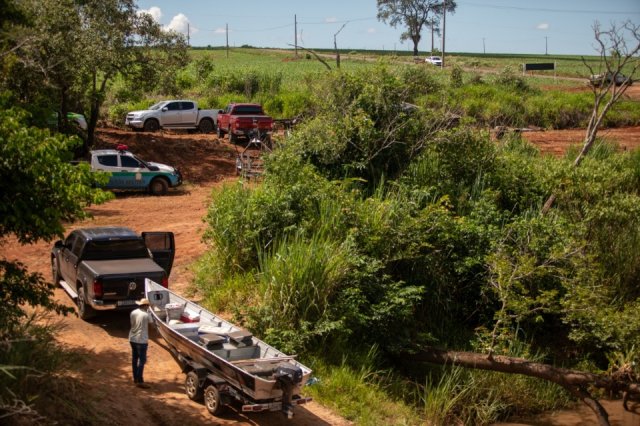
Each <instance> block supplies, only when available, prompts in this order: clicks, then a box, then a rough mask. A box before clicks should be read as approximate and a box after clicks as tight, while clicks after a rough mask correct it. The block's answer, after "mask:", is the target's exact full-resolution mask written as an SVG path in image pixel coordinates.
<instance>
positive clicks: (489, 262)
mask: <svg viewBox="0 0 640 426" xmlns="http://www.w3.org/2000/svg"><path fill="white" fill-rule="evenodd" d="M0 4H2V6H3V10H7V11H8V12H11V13H7V14H6V15H3V19H6V21H2V22H0V29H1V30H2V31H1V35H2V37H1V38H0V42H1V43H0V46H1V47H2V52H1V53H2V54H3V55H2V56H0V58H2V59H1V60H2V66H3V67H2V73H1V75H0V77H1V78H0V86H1V87H0V88H1V89H2V95H1V96H0V106H2V107H3V108H0V154H1V155H0V167H1V168H0V175H1V176H2V180H1V182H2V183H1V185H2V191H0V194H2V197H4V198H3V199H2V203H1V204H0V206H1V207H0V208H1V209H3V210H2V212H1V213H2V214H1V215H0V218H1V220H0V223H1V225H0V237H2V238H4V237H13V238H16V239H17V240H18V241H20V242H35V241H39V240H45V241H49V240H51V239H52V238H54V237H55V236H56V235H59V234H60V233H61V231H62V229H63V228H62V222H63V221H71V220H74V219H76V218H81V217H84V214H85V213H84V212H85V210H84V209H85V207H86V206H87V205H89V204H90V203H95V202H100V201H104V200H105V199H106V195H105V194H104V193H102V192H100V191H98V190H95V189H92V187H93V183H94V182H93V178H92V177H91V176H89V173H88V171H87V169H86V168H85V167H82V166H75V167H74V166H71V165H70V164H69V163H68V160H70V159H71V158H72V157H73V154H74V151H76V150H78V148H79V146H80V145H81V141H80V140H79V139H78V138H75V137H70V136H67V135H64V134H55V135H52V134H51V133H50V132H49V131H48V130H42V129H41V128H40V127H43V126H44V122H45V121H46V117H49V116H50V113H51V111H52V110H60V113H61V114H59V116H60V117H63V120H64V117H66V114H65V113H66V112H67V109H74V110H75V111H78V112H84V113H87V112H88V113H89V114H88V115H89V121H90V125H91V126H95V125H96V123H97V120H98V113H101V116H102V117H103V118H105V119H108V120H110V121H111V122H112V123H115V124H118V123H119V122H120V121H119V120H121V119H122V117H123V116H124V113H125V112H126V111H128V110H130V109H140V108H144V107H146V106H148V105H149V104H151V103H152V102H153V101H155V100H158V99H160V98H165V97H169V96H171V97H174V96H175V97H189V98H194V99H196V100H197V101H199V103H200V104H201V106H202V107H205V108H206V107H209V108H216V107H222V106H224V104H226V103H227V102H229V101H231V100H235V101H242V100H244V101H249V100H251V101H257V102H261V103H263V104H264V105H265V108H266V110H267V112H269V113H270V114H272V115H274V116H275V117H277V118H292V117H300V118H302V124H300V125H299V126H298V127H297V128H296V129H295V132H293V134H292V135H291V136H290V137H287V138H286V139H282V138H280V139H279V140H278V141H277V145H278V149H276V150H274V152H273V153H272V154H271V155H269V156H267V158H266V159H265V161H266V173H265V175H264V179H263V181H262V182H261V183H260V184H258V185H252V186H247V185H245V183H244V182H242V181H239V182H237V183H229V184H227V185H225V186H224V187H222V188H220V189H218V190H216V191H215V193H214V194H213V201H212V203H211V205H210V207H209V210H208V213H207V216H206V218H205V220H206V223H207V229H206V232H205V236H204V237H205V240H206V241H207V242H208V243H209V244H210V246H211V250H210V251H209V253H207V255H205V256H204V257H203V258H202V259H200V261H199V262H198V265H197V279H196V285H197V286H198V288H199V289H200V290H201V291H202V293H203V294H204V295H205V301H206V304H207V305H208V306H209V307H210V308H211V309H212V310H214V311H227V312H228V313H231V314H232V315H234V316H235V320H237V321H238V322H240V323H242V324H244V325H245V326H247V327H248V328H250V329H251V330H252V331H253V332H254V333H255V334H256V335H259V336H261V337H262V338H264V339H265V340H267V341H268V342H270V343H271V344H273V345H274V346H277V347H279V348H280V349H282V350H284V351H286V352H292V353H298V354H299V355H300V359H302V360H309V362H308V363H309V364H310V365H311V366H312V367H313V368H314V370H315V371H316V374H317V375H318V377H319V378H320V381H319V383H318V384H316V385H315V386H313V387H310V388H309V390H308V392H309V393H310V394H312V395H313V396H314V397H315V398H316V399H317V400H319V401H321V402H323V403H325V404H327V405H328V406H330V407H333V408H334V409H335V410H337V411H338V412H339V413H340V414H342V415H343V416H345V417H347V418H349V419H351V420H353V421H355V422H356V423H358V424H389V423H393V424H424V423H428V422H433V423H434V424H452V423H462V424H489V423H492V422H494V421H496V420H499V419H504V418H507V417H508V416H510V415H513V414H520V415H524V414H529V413H532V412H536V411H540V410H546V409H550V408H556V407H558V406H561V405H564V404H566V403H568V401H569V399H570V398H569V397H568V396H567V395H566V394H565V393H564V391H563V390H561V389H559V388H558V387H557V386H553V385H550V384H548V383H545V382H541V381H538V380H535V379H531V378H522V377H512V376H507V375H504V374H498V373H488V372H478V371H466V370H462V369H460V368H454V367H451V366H438V365H425V364H423V363H419V362H414V361H413V358H412V356H413V355H415V354H416V353H419V352H420V351H421V350H422V349H423V348H425V347H429V346H438V347H441V348H449V349H456V350H468V351H475V352H477V353H481V354H489V353H491V354H502V355H511V356H517V357H523V358H527V359H530V360H535V361H540V362H548V363H553V364H554V365H562V366H567V367H580V368H586V369H589V370H592V371H610V370H611V369H613V368H616V367H620V366H621V365H623V364H626V363H627V362H628V361H629V360H633V359H636V358H637V356H638V353H637V349H636V348H639V347H640V319H639V318H638V316H637V310H638V307H639V306H640V292H639V290H638V276H639V275H638V274H639V273H640V256H638V255H637V254H636V253H638V252H639V250H638V248H639V246H640V223H638V220H639V219H638V218H639V217H640V215H639V213H640V211H639V207H638V206H639V205H640V203H639V201H640V199H639V198H640V193H639V192H638V188H640V185H639V184H640V154H638V153H637V152H625V153H617V152H616V150H615V147H613V146H609V145H604V144H600V145H599V146H597V147H596V149H594V150H593V151H592V152H591V153H590V154H589V155H588V156H587V158H586V159H585V160H584V161H583V162H582V164H581V166H580V168H574V167H571V165H572V162H573V160H574V159H575V158H576V155H577V153H576V152H571V153H569V154H568V155H567V157H565V158H561V159H556V158H551V157H544V156H541V155H540V154H539V153H538V151H537V150H536V149H535V148H534V147H532V146H529V145H528V144H527V143H526V142H524V141H523V140H521V139H519V138H518V137H517V136H511V137H508V138H506V139H503V140H501V141H500V142H499V143H496V142H494V141H492V140H491V139H490V137H489V132H488V131H487V130H488V129H489V128H490V127H493V126H516V127H523V126H529V125H535V126H540V127H544V128H571V127H581V126H584V125H585V122H586V120H588V117H589V115H590V113H591V110H592V107H593V100H594V98H593V94H591V93H590V92H588V91H580V90H576V91H575V93H566V92H563V91H561V90H549V88H548V87H547V86H551V85H554V84H558V83H556V82H554V81H553V80H552V79H551V78H550V77H549V78H545V79H538V78H537V77H536V78H530V77H529V76H522V75H521V72H519V69H520V68H519V66H520V64H521V63H522V62H525V61H527V62H529V61H543V62H550V61H557V63H558V68H559V71H558V74H559V75H568V76H582V77H584V76H585V75H584V69H583V67H582V66H581V65H580V64H581V60H580V59H579V58H575V57H547V56H545V57H535V56H527V55H521V56H517V57H516V56H512V55H511V56H504V55H502V56H501V55H482V56H476V57H472V56H470V55H464V54H460V55H451V56H450V57H449V61H448V64H450V65H451V68H450V70H451V71H449V70H448V69H445V70H441V69H436V68H434V67H428V66H425V64H414V63H413V61H412V60H411V58H410V57H408V56H407V55H406V54H404V53H400V54H395V53H393V54H392V53H391V52H383V54H376V53H375V52H344V54H343V56H342V65H341V68H340V69H337V68H336V67H335V65H334V64H333V62H332V61H333V59H332V58H331V57H330V56H328V57H327V63H328V64H329V65H330V66H331V67H332V68H333V69H331V70H327V69H326V67H325V66H324V65H323V64H321V63H319V62H318V61H316V60H314V59H312V56H311V55H309V54H306V53H305V54H300V56H299V57H297V58H294V57H293V55H292V52H291V51H270V50H266V49H254V48H250V47H242V48H234V49H231V50H230V52H229V56H228V57H227V52H226V51H225V50H224V49H197V50H192V51H190V52H189V57H187V56H186V51H185V46H184V40H182V39H181V38H180V37H175V35H174V36H166V34H163V33H161V32H160V31H159V28H158V27H157V26H156V25H153V22H150V21H149V20H148V19H146V18H144V17H140V16H138V15H136V14H135V5H134V3H133V2H132V1H129V0H110V1H99V2H98V1H87V2H82V4H76V3H74V2H71V1H63V2H53V3H52V2H50V1H45V2H32V1H26V2H17V3H14V2H11V1H7V0H0ZM4 6H11V7H8V8H6V9H5V8H4ZM74 6H78V8H80V9H75V8H74ZM36 7H37V8H40V7H42V10H44V11H46V12H47V13H36V11H38V10H40V9H37V8H36ZM78 10H82V11H83V12H84V13H85V15H83V16H84V18H86V21H83V25H82V26H81V25H80V24H79V22H80V21H79V15H78V14H77V13H75V12H77V11H78ZM72 12H73V13H72ZM5 17H6V18H5ZM114 23H117V24H118V25H112V24H114ZM138 25H139V26H138ZM68 28H74V29H76V30H77V31H68ZM133 28H138V29H144V32H142V33H140V34H138V36H143V37H142V39H137V38H136V36H132V37H126V36H124V35H125V34H130V33H129V32H128V31H129V30H132V29H133ZM85 30H86V31H85ZM96 34H107V35H109V37H95V35H96ZM10 35H11V36H10ZM14 35H15V37H18V39H16V38H14ZM21 36H22V37H24V38H23V39H20V38H19V37H21ZM165 36H166V37H165ZM116 40H120V41H122V42H123V43H119V42H116ZM140 40H144V41H147V42H149V43H148V44H146V45H144V46H140V45H139V44H138V42H139V41H140ZM21 41H24V42H25V43H24V45H20V43H21ZM26 41H29V43H26ZM41 52H46V55H41V54H40V53H41ZM98 53H99V54H98ZM320 53H325V54H326V53H327V52H320ZM43 58H46V59H47V61H43ZM49 59H51V60H50V61H49ZM54 59H55V60H54ZM187 59H188V60H187ZM587 60H588V61H589V63H591V64H593V65H596V64H598V62H597V61H598V60H599V59H598V58H588V59H587ZM158 64H161V66H159V65H158ZM595 68H597V66H596V67H595ZM487 69H488V70H489V71H490V72H488V73H484V72H485V71H486V70H487ZM45 75H46V76H47V77H48V78H46V79H45V78H44V76H45ZM558 87H560V86H559V85H558ZM9 107H11V108H9ZM63 124H64V123H63ZM638 124H640V106H639V104H638V103H637V102H634V101H631V100H623V101H621V102H620V103H618V104H617V105H616V107H615V108H614V109H613V110H612V111H611V113H610V114H608V116H607V125H608V126H621V125H638ZM60 128H61V130H62V132H63V133H64V132H67V131H68V129H66V128H65V126H64V125H62V126H60ZM90 144H91V135H87V137H86V139H85V148H86V147H87V146H88V145H90ZM551 193H554V194H555V195H556V197H557V199H556V204H555V207H554V208H553V209H552V210H551V211H550V212H549V213H548V214H545V215H541V214H540V211H541V207H542V205H543V203H544V201H545V200H546V198H547V197H548V196H549V194H551ZM0 284H1V285H0V295H1V296H2V300H3V301H4V303H3V305H2V307H0V338H1V340H3V342H7V344H6V345H5V344H3V346H2V348H0V386H1V387H0V409H1V410H2V413H3V414H4V413H9V415H10V416H11V415H13V414H14V413H15V412H16V410H18V409H19V408H20V407H23V406H26V407H28V408H29V410H30V411H29V414H28V415H29V416H32V417H28V418H27V420H26V421H28V420H40V416H44V417H46V418H51V419H61V418H64V419H65V420H68V419H70V418H71V419H74V421H76V422H77V423H83V424H84V423H91V422H92V413H93V409H94V408H95V407H92V406H86V408H87V410H88V411H86V412H83V413H80V412H79V411H77V407H76V405H75V404H74V401H73V400H68V401H66V402H68V404H62V402H61V401H59V400H58V399H57V396H58V395H59V392H58V391H59V389H58V388H56V386H69V387H71V388H73V386H74V383H73V381H64V380H62V381H58V380H57V378H58V376H56V372H57V371H59V370H61V369H67V368H69V366H68V364H65V362H63V359H69V355H68V354H62V353H61V349H60V348H59V347H57V346H56V345H55V343H54V340H53V338H52V336H53V335H54V333H55V328H54V327H51V326H48V325H43V323H42V322H41V321H36V319H38V318H39V317H35V316H33V315H32V314H31V309H30V308H29V309H27V307H28V306H30V307H36V308H41V309H43V310H44V311H49V312H58V313H64V312H67V311H68V309H67V308H65V307H64V306H61V305H59V304H57V303H55V302H54V301H53V300H52V297H51V296H52V292H53V288H52V286H51V284H49V283H47V281H46V280H45V279H44V278H43V277H41V276H40V275H37V274H31V273H29V271H27V270H26V269H25V268H24V267H23V266H22V265H20V264H18V263H13V262H8V261H6V260H2V261H0ZM36 323H37V324H38V325H35V324H36ZM45 324H46V323H45ZM36 355H38V356H36ZM304 362H305V363H307V362H306V361H304ZM34 372H37V374H33V373H34ZM54 377H55V378H56V380H52V378H54ZM64 389H66V388H64ZM514 395H517V396H518V397H517V398H514ZM47 407H49V409H48V408H47ZM50 407H56V408H58V407H59V408H60V410H57V412H56V413H52V412H51V411H48V410H50ZM46 418H45V420H46Z"/></svg>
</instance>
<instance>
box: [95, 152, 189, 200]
mask: <svg viewBox="0 0 640 426" xmlns="http://www.w3.org/2000/svg"><path fill="white" fill-rule="evenodd" d="M91 170H92V171H96V172H108V173H110V174H111V176H110V178H109V182H107V184H106V185H105V188H107V189H128V190H136V189H141V190H147V191H149V192H150V193H151V194H153V195H164V194H166V193H167V190H168V189H169V188H175V187H177V186H179V185H181V184H182V175H181V174H180V172H179V171H178V170H177V169H176V168H174V167H171V166H168V165H166V164H160V163H153V162H146V161H143V160H142V159H140V158H138V157H136V156H135V155H133V154H132V153H131V152H129V151H128V148H127V146H126V145H118V147H117V149H101V150H95V151H91Z"/></svg>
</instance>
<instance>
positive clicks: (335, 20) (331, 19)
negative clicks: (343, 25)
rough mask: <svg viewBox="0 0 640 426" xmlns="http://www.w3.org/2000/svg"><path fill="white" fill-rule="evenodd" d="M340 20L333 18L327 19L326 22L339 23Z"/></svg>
mask: <svg viewBox="0 0 640 426" xmlns="http://www.w3.org/2000/svg"><path fill="white" fill-rule="evenodd" d="M337 21H338V19H337V18H336V17H335V16H331V17H329V18H325V19H324V22H337Z"/></svg>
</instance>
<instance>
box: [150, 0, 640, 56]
mask: <svg viewBox="0 0 640 426" xmlns="http://www.w3.org/2000/svg"><path fill="white" fill-rule="evenodd" d="M456 1H457V5H458V7H457V10H456V12H455V13H453V14H447V16H446V30H445V35H446V38H445V52H469V53H527V54H549V55H565V54H566V55H592V54H597V51H596V47H595V43H594V42H595V39H594V32H593V25H594V23H596V22H599V23H600V25H601V27H602V28H603V29H605V28H609V27H611V25H612V24H614V23H615V24H621V23H622V22H624V21H625V20H630V21H631V22H633V23H634V24H640V0H535V1H531V0H456ZM137 5H138V8H139V9H140V10H143V11H146V12H147V13H149V14H151V15H152V16H153V17H154V19H155V20H156V21H157V22H158V23H160V24H162V25H163V26H164V27H165V28H168V29H173V30H175V31H178V32H181V33H183V34H185V35H186V34H187V32H188V34H189V41H190V44H191V45H192V46H208V45H210V46H224V45H225V44H226V36H227V31H226V28H228V36H229V46H231V47H240V46H242V45H250V46H255V47H273V48H291V47H292V45H293V44H294V40H295V37H297V40H298V44H299V45H300V46H304V47H306V48H309V49H314V48H333V43H334V35H335V34H336V33H338V32H339V33H338V34H337V36H336V40H337V44H338V48H340V49H354V50H355V49H372V50H391V51H393V50H395V51H411V50H413V43H411V42H410V41H404V42H402V41H400V34H401V33H402V32H403V30H404V29H403V28H402V27H400V26H398V27H397V28H393V27H391V26H390V25H388V24H385V23H384V22H381V21H378V19H377V18H376V15H377V2H376V0H310V1H307V0H270V1H264V0H242V1H241V2H240V3H235V2H234V1H229V0H227V1H222V0H181V1H178V0H138V2H137ZM296 21H297V31H296V25H295V22H296ZM431 45H432V43H431V31H429V30H426V29H425V30H423V33H422V40H421V41H420V44H419V45H418V48H419V50H420V52H421V53H425V52H428V51H430V50H431ZM434 46H435V47H436V48H439V49H440V48H441V47H442V39H441V38H440V37H439V36H437V35H435V36H434Z"/></svg>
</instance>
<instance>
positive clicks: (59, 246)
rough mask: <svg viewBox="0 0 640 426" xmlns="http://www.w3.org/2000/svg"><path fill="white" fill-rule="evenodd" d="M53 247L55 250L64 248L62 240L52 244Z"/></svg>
mask: <svg viewBox="0 0 640 426" xmlns="http://www.w3.org/2000/svg"><path fill="white" fill-rule="evenodd" d="M53 246H54V247H55V248H64V242H63V241H62V240H58V241H56V242H55V243H54V244H53Z"/></svg>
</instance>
